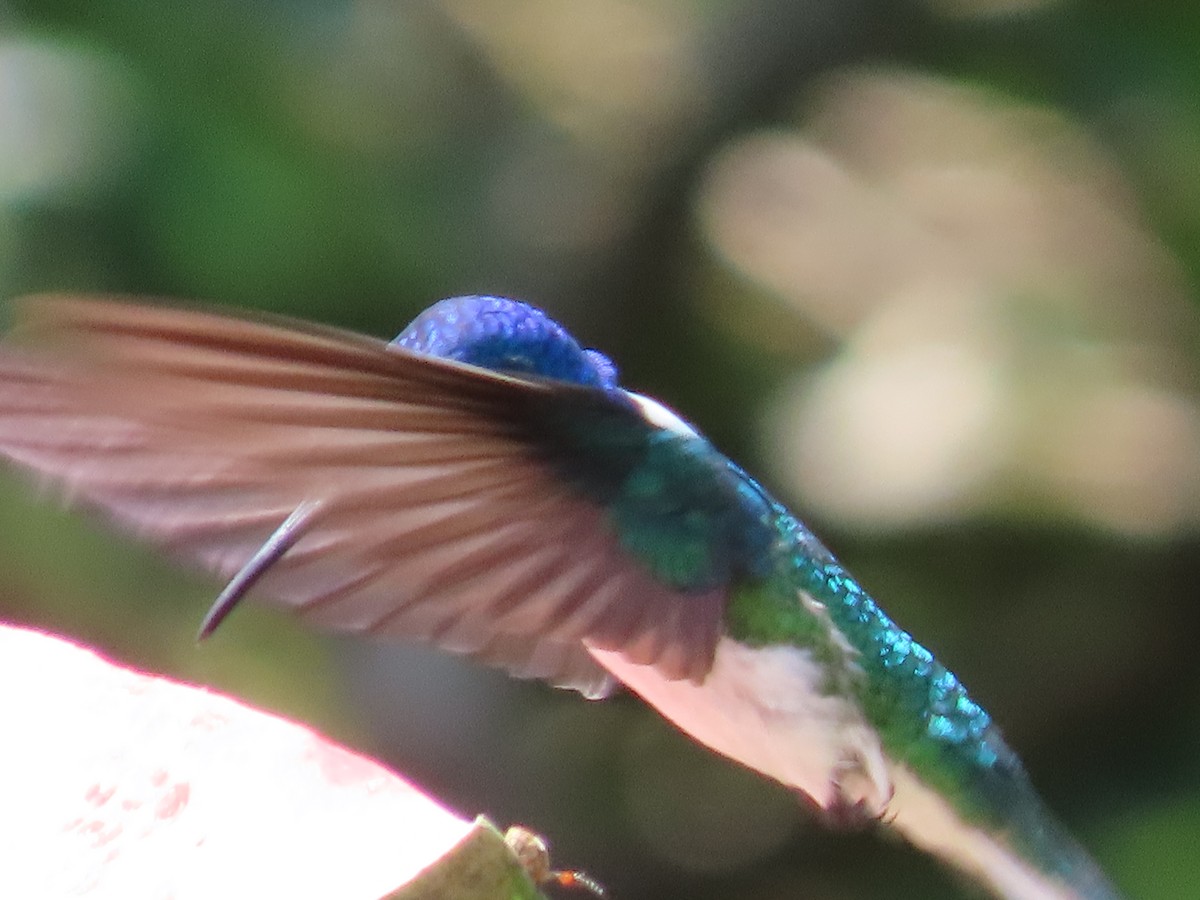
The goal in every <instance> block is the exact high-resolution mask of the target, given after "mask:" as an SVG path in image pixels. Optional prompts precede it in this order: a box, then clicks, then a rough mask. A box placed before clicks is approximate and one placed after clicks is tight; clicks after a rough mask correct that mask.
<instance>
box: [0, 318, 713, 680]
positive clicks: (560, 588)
mask: <svg viewBox="0 0 1200 900" xmlns="http://www.w3.org/2000/svg"><path fill="white" fill-rule="evenodd" d="M22 312H23V319H22V322H23V324H22V327H21V328H20V329H19V331H18V335H19V337H20V338H22V340H23V342H24V343H26V344H29V345H30V346H29V347H16V348H14V347H9V348H7V349H5V350H4V351H3V352H2V353H0V454H3V455H5V456H7V457H9V458H10V459H12V460H14V461H15V462H17V463H19V464H21V465H23V466H26V467H28V468H30V469H32V470H34V471H35V472H37V473H40V474H41V475H43V476H44V477H45V478H46V480H48V481H50V482H52V483H54V484H56V485H59V486H61V488H62V489H63V490H64V491H65V493H66V496H67V498H68V499H69V500H71V501H76V500H78V501H82V502H85V503H87V504H89V505H92V506H95V507H98V508H100V509H102V510H104V511H106V512H107V513H109V514H110V515H112V516H113V517H114V518H116V519H117V520H118V521H119V522H121V523H122V524H124V525H126V526H127V527H131V528H133V529H134V530H136V531H137V532H139V533H140V534H142V535H143V536H145V537H148V538H150V539H152V540H154V541H156V542H158V543H160V544H162V545H164V546H166V547H167V548H169V549H170V550H172V551H173V552H175V553H177V554H179V555H181V556H183V557H185V558H190V559H193V560H197V561H199V562H200V563H202V564H203V565H205V566H207V567H209V568H211V569H213V570H215V571H217V572H219V573H220V574H222V575H223V576H225V577H231V576H232V575H234V574H235V573H237V572H238V571H239V570H240V569H241V568H242V567H243V566H244V565H245V564H246V562H247V560H249V559H250V557H251V556H252V555H253V554H254V552H255V551H256V550H257V549H258V548H259V547H260V546H261V545H262V544H263V542H264V541H265V540H267V538H268V537H270V535H271V534H272V533H273V532H274V530H275V529H276V528H277V527H278V526H279V525H280V523H281V522H283V521H284V519H286V518H287V517H288V515H289V514H290V513H291V512H292V511H293V510H294V509H296V507H297V506H298V505H299V504H301V503H303V502H306V501H310V502H315V504H316V509H315V511H314V512H313V514H312V515H311V517H310V520H309V523H308V526H307V528H306V530H305V531H304V532H303V533H302V534H301V536H300V537H299V539H298V540H297V541H296V543H295V544H294V545H293V546H292V547H291V548H290V549H289V550H288V551H287V552H286V553H285V554H284V555H283V556H282V557H281V558H280V559H279V560H278V561H277V562H275V563H274V565H273V566H272V567H271V568H269V569H268V570H267V571H266V573H265V574H264V575H263V577H262V578H261V580H260V581H259V582H258V586H257V588H256V590H257V592H259V593H261V594H262V595H263V596H266V597H270V598H272V599H274V600H276V601H278V602H281V603H283V604H286V605H289V606H292V607H294V608H296V609H297V610H298V612H299V614H300V615H301V616H302V617H303V618H305V619H306V620H308V621H310V622H312V623H314V624H316V625H319V626H322V627H327V628H332V629H337V630H348V631H364V632H371V633H375V634H380V635H389V636H393V635H394V636H401V637H417V638H424V639H427V640H432V641H434V642H436V643H438V644H440V645H441V646H444V647H446V648H447V649H450V650H453V651H456V652H461V653H469V654H472V655H474V656H476V657H478V658H480V659H482V660H484V661H486V662H489V663H491V664H494V665H499V666H502V667H504V668H507V669H509V670H510V671H512V672H514V673H515V674H518V675H522V676H528V677H538V678H545V679H548V680H550V681H553V682H555V683H558V684H564V685H569V686H572V687H576V688H578V689H580V690H582V691H584V692H585V693H588V694H589V695H600V694H602V693H604V692H605V691H606V690H607V689H608V688H609V687H610V681H609V678H608V676H607V675H606V674H605V673H604V672H603V670H601V669H600V668H599V666H598V665H597V664H596V662H595V661H594V660H593V659H592V658H591V656H590V655H589V654H588V653H587V649H586V648H587V646H594V647H599V648H602V649H607V650H622V651H624V652H626V653H627V655H628V656H629V657H630V659H632V660H634V661H635V662H639V663H645V664H653V665H656V666H658V667H660V668H661V669H662V670H663V672H664V673H666V674H667V675H668V676H669V677H672V678H694V679H699V678H702V677H703V676H704V675H705V674H706V673H707V671H708V668H709V666H710V665H711V661H712V654H713V652H714V648H715V645H716V641H717V633H718V630H719V625H720V618H721V610H722V604H723V596H722V595H720V594H719V593H718V592H717V591H711V592H708V593H700V594H684V593H681V592H678V591H674V590H672V589H670V588H668V587H666V586H664V585H662V584H660V583H659V582H657V581H656V580H655V579H653V578H652V577H651V576H650V575H649V573H648V572H646V571H645V570H644V569H643V568H642V567H641V566H640V565H639V564H638V563H636V561H634V560H633V559H631V558H630V557H629V556H628V554H626V553H625V552H624V551H623V550H622V549H621V547H620V544H619V541H618V540H617V538H616V536H615V535H614V534H613V533H612V531H611V528H610V526H609V524H608V522H607V521H606V518H605V515H604V512H603V510H601V509H599V508H598V507H597V506H596V505H595V504H594V503H592V502H590V501H588V500H587V499H586V498H585V497H583V496H582V495H579V494H576V493H575V492H574V491H572V490H571V489H570V487H569V486H568V485H567V484H565V483H564V482H563V481H562V479H561V478H559V477H558V476H557V475H556V473H555V471H554V468H553V466H552V465H551V464H550V462H548V456H547V448H546V447H545V446H543V445H542V442H541V441H540V440H539V421H538V410H544V409H545V408H547V405H548V404H549V405H550V406H553V405H554V404H555V403H561V404H563V405H567V404H570V403H571V402H572V401H573V400H576V399H578V397H579V396H580V394H579V391H580V390H581V389H578V388H573V387H566V386H562V385H554V384H551V383H539V382H531V381H524V380H520V379H515V378H510V377H507V376H503V375H499V374H495V373H491V372H487V371H484V370H480V369H476V368H473V367H470V366H464V365H460V364H456V363H452V362H447V361H445V360H439V359H433V358H430V357H423V356H418V355H415V354H411V353H408V352H406V351H403V350H398V349H396V348H392V347H389V346H388V345H387V344H386V343H384V342H383V341H379V340H374V339H371V338H367V337H362V336H359V335H354V334H350V333H346V332H341V331H337V330H335V329H328V328H320V327H316V326H309V325H303V324H299V323H294V322H283V321H275V320H270V319H245V318H237V317H233V316H227V315H219V314H214V313H206V312H201V311H193V310H187V309H180V308H174V307H158V306H146V305H140V304H134V303H125V302H119V301H96V300H77V299H72V298H35V299H33V300H30V301H25V303H24V305H23V307H22ZM613 404H614V407H616V405H617V404H616V401H613ZM568 412H569V411H568ZM613 414H614V415H627V416H628V418H629V420H630V426H629V427H631V428H634V427H642V428H645V427H648V426H645V425H644V424H642V423H641V422H640V420H638V419H637V416H636V413H634V412H633V411H632V410H629V411H625V410H623V409H615V408H614V411H613Z"/></svg>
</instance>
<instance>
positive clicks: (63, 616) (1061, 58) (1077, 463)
mask: <svg viewBox="0 0 1200 900" xmlns="http://www.w3.org/2000/svg"><path fill="white" fill-rule="evenodd" d="M1198 95H1200V7H1194V6H1193V5H1192V4H1183V3H1176V2H1167V0H1149V2H1147V0H1142V2H1138V3H1133V2H1121V0H1117V2H1114V0H1109V2H1104V3H1098V2H1095V3H1085V2H1074V3H1072V2H1066V0H1060V2H1046V0H760V2H743V3H729V2H715V0H648V2H633V0H588V2H587V3H575V2H570V0H441V2H438V0H419V2H403V3H401V2H388V0H306V2H290V3H289V2H280V0H192V2H189V3H186V4H182V3H180V4H176V3H170V4H165V3H159V2H156V0H105V2H97V0H84V2H80V0H58V2H55V0H40V2H39V0H0V297H3V298H6V299H7V298H11V297H15V296H18V295H20V294H23V293H26V292H30V291H40V290H78V291H87V292H124V293H136V294H147V295H159V296H172V297H182V298H190V299H199V300H205V301H209V302H212V303H218V304H230V305H237V306H243V307H254V308H261V309H269V310H273V311H278V312H285V313H289V314H294V315H298V316H303V317H307V318H312V319H317V320H320V321H324V322H330V323H335V324H338V325H342V326H347V327H352V328H355V329H359V330H364V331H367V332H370V333H372V334H376V335H379V336H384V337H390V336H392V335H393V334H395V333H396V332H398V331H399V330H400V329H401V328H402V327H403V325H404V324H405V323H406V322H407V321H408V319H409V318H410V317H412V316H413V315H414V314H415V313H416V312H418V311H419V310H420V309H421V308H423V307H424V306H425V305H427V304H428V303H430V302H431V301H433V300H435V299H437V298H440V297H444V296H448V295H452V294H461V293H472V292H485V293H499V294H509V295H515V296H519V297H522V298H525V299H528V300H530V301H533V302H535V303H537V304H539V305H541V306H543V307H544V308H546V309H547V310H549V311H550V312H551V313H552V314H553V315H554V316H555V317H557V318H559V319H560V320H561V321H563V322H564V323H565V324H567V325H568V326H569V327H570V328H571V329H572V330H573V331H574V332H575V333H576V334H577V335H578V336H580V338H581V339H582V340H583V341H584V342H585V343H588V344H591V345H595V346H599V347H602V348H604V349H605V350H606V351H607V352H608V353H609V354H610V355H612V356H613V357H614V358H615V359H616V360H617V361H618V363H619V364H620V365H621V366H622V369H623V379H624V382H625V383H626V384H627V385H629V386H631V387H633V388H635V389H637V390H639V391H641V392H643V393H648V394H651V395H653V396H656V397H658V398H660V399H662V400H663V401H665V402H666V403H668V404H669V405H671V406H673V407H675V408H676V409H678V410H680V411H681V412H682V413H683V414H684V415H685V416H686V417H688V418H690V419H691V420H692V421H694V422H695V423H696V424H697V425H698V426H699V427H700V428H701V429H703V430H704V431H705V432H707V433H708V434H709V435H710V436H711V437H712V438H713V440H714V441H715V442H716V443H717V445H718V446H719V447H721V448H722V449H723V450H725V451H726V452H728V453H730V454H731V455H734V456H735V457H736V458H738V459H739V460H740V461H742V462H743V463H744V464H745V465H746V466H747V467H748V468H749V469H750V471H752V472H753V473H755V474H757V475H759V476H760V477H761V478H762V480H763V481H765V482H766V483H767V484H768V485H769V486H770V487H771V488H772V489H773V490H775V491H776V492H777V493H778V494H779V495H781V496H782V497H783V498H785V499H786V500H787V501H788V502H789V503H790V504H792V505H793V506H794V507H795V508H796V509H797V510H798V511H800V512H801V513H802V515H803V516H804V517H805V518H806V519H807V520H808V521H809V523H810V524H811V525H812V526H813V528H814V529H815V530H816V531H817V532H818V533H819V534H821V535H822V536H823V537H824V539H825V541H826V543H828V544H829V545H830V546H831V547H832V548H833V549H834V551H835V552H837V553H838V554H839V555H840V556H841V557H842V558H843V560H844V561H845V562H846V563H847V564H848V565H849V566H850V568H851V569H853V570H854V571H855V572H856V573H857V574H858V576H859V577H860V579H861V580H863V581H864V582H865V583H866V585H867V587H868V588H869V589H870V590H871V591H872V592H873V593H874V594H875V595H876V596H877V597H878V598H880V600H881V601H882V603H883V605H884V606H885V607H886V608H887V609H888V611H889V612H890V613H891V614H892V615H893V616H894V617H895V618H896V619H897V620H898V621H899V622H900V623H901V624H902V625H904V626H905V627H907V628H909V629H910V630H912V631H913V632H914V633H915V634H916V635H918V636H919V637H920V639H921V640H922V641H923V642H925V643H926V644H927V645H928V646H929V647H931V648H932V649H933V650H934V651H935V652H936V653H937V654H938V655H939V657H941V658H942V660H943V661H945V662H946V663H947V664H948V665H949V666H950V667H951V668H953V669H954V670H955V671H956V672H957V673H958V674H959V676H960V677H961V678H962V679H963V681H965V682H966V683H967V684H968V685H969V686H970V687H971V690H972V693H973V695H974V697H975V698H976V699H977V700H979V701H980V702H982V703H983V704H984V705H985V706H986V707H987V708H988V709H989V710H990V711H991V712H992V713H993V715H994V716H995V718H996V719H997V720H998V721H999V722H1000V723H1001V724H1002V726H1003V727H1004V729H1005V732H1006V734H1007V736H1008V738H1009V741H1010V742H1011V743H1012V744H1013V745H1015V747H1016V748H1017V749H1018V751H1019V752H1020V753H1021V755H1022V756H1023V757H1024V759H1025V761H1026V763H1027V764H1028V767H1029V769H1030V770H1031V773H1032V775H1033V779H1034V781H1035V783H1036V784H1037V785H1038V786H1039V788H1040V789H1041V790H1042V791H1043V793H1044V794H1045V795H1046V797H1047V799H1048V801H1049V802H1050V804H1051V805H1052V806H1053V807H1054V808H1055V809H1057V810H1058V811H1059V813H1060V815H1061V816H1062V818H1063V819H1064V820H1066V822H1067V823H1068V824H1069V825H1070V827H1071V828H1072V829H1073V830H1074V831H1075V832H1076V833H1077V834H1078V835H1079V836H1080V837H1081V839H1082V840H1083V842H1084V843H1085V844H1087V845H1088V846H1089V847H1090V848H1092V849H1093V851H1094V852H1095V854H1096V856H1097V857H1098V858H1099V859H1100V860H1101V861H1102V863H1103V864H1104V865H1105V867H1106V868H1107V869H1108V870H1109V871H1110V872H1111V874H1112V876H1113V877H1114V879H1115V880H1116V881H1117V882H1118V883H1119V884H1120V885H1121V886H1122V887H1123V888H1124V889H1125V890H1126V891H1128V893H1129V895H1130V896H1131V897H1141V898H1185V897H1194V896H1196V895H1197V893H1198V892H1200V887H1197V885H1200V856H1197V854H1196V853H1195V849H1194V848H1195V846H1196V844H1197V842H1198V841H1200V752H1198V751H1200V672H1198V670H1197V666H1196V665H1195V664H1194V660H1195V658H1196V652H1197V651H1196V648H1197V646H1200V642H1198V638H1200V604H1198V603H1197V600H1198V599H1200V598H1198V596H1197V594H1198V590H1197V585H1198V584H1200V554H1198V552H1197V551H1198V549H1200V542H1198V536H1200V529H1198V525H1200V354H1198V350H1200V345H1198V343H1197V338H1198V336H1200V318H1198V315H1197V314H1198V312H1200V307H1198V305H1197V301H1196V291H1195V285H1196V281H1197V277H1198V276H1200V177H1198V176H1197V173H1198V172H1200V106H1197V104H1196V102H1195V98H1196V97H1197V96H1198ZM44 499H45V498H42V500H44ZM42 500H39V498H38V496H37V494H36V492H35V491H34V490H31V489H30V487H29V486H28V485H27V484H26V483H25V482H23V481H22V480H21V479H20V478H18V477H16V476H13V475H12V474H11V473H4V476H3V479H2V480H0V617H2V618H4V619H8V620H12V621H16V622H21V623H30V624H35V625H38V626H41V627H45V628H48V629H52V630H54V631H57V632H60V633H63V634H66V635H70V636H72V637H75V638H77V639H80V640H82V641H85V642H87V643H90V644H92V645H94V646H96V647H98V648H100V649H102V650H103V651H104V652H105V653H108V654H110V655H112V656H115V657H116V658H119V659H121V660H125V661H127V662H129V663H132V664H134V665H136V666H140V667H145V668H149V669H153V670H156V671H163V672H169V673H174V674H176V675H178V676H180V677H183V678H185V679H188V680H192V681H197V682H202V683H204V684H210V685H214V686H216V687H219V688H221V689H223V690H227V691H230V692H233V693H235V694H237V695H238V696H241V697H243V698H246V699H248V700H250V701H252V702H254V703H257V704H261V705H263V706H265V707H267V708H269V709H273V710H277V711H279V712H281V713H284V714H286V715H288V716H293V717H300V718H303V719H305V720H307V721H309V722H311V723H313V724H314V725H315V726H316V727H318V728H319V729H321V730H323V731H325V732H327V733H329V734H331V735H333V736H335V737H337V738H339V739H341V740H343V741H345V742H347V743H349V744H351V745H352V746H355V747H358V748H361V749H363V750H365V751H366V752H368V753H371V754H374V755H377V756H379V757H381V758H384V759H386V760H388V761H389V762H390V763H391V764H392V765H393V766H394V767H395V768H396V769H397V770H398V771H400V772H402V773H405V774H406V775H407V776H409V777H410V778H412V779H414V780H416V781H417V782H418V783H420V784H422V785H423V786H424V787H425V788H427V789H428V790H430V791H431V792H433V793H435V794H436V795H438V796H440V797H442V798H443V799H444V800H445V801H447V802H448V803H449V804H451V805H452V806H454V807H455V808H457V809H458V810H460V811H461V812H463V813H464V814H467V815H474V814H476V813H485V814H487V815H489V816H491V817H492V818H493V819H495V820H496V821H497V822H500V823H508V822H521V823H524V824H526V825H528V826H530V827H532V828H534V829H536V830H538V831H541V832H543V833H545V834H546V835H547V836H548V837H549V839H550V840H551V842H552V844H553V849H554V851H555V857H556V861H557V862H558V864H559V865H563V866H570V867H578V868H582V869H586V870H587V871H589V872H591V873H592V874H594V875H595V876H596V877H597V878H599V880H601V881H602V882H603V883H605V884H606V885H607V886H608V887H609V889H610V893H611V896H613V897H614V898H619V900H640V898H659V897H673V896H679V897H691V898H731V897H732V898H749V900H768V898H790V897H808V898H821V900H826V898H883V897H900V896H903V897H930V898H938V897H946V898H950V897H959V896H964V888H963V887H962V886H961V885H959V884H957V883H955V882H954V881H953V880H952V879H951V878H950V877H949V876H947V875H946V874H945V873H944V872H942V871H941V870H940V869H938V868H937V867H936V866H935V865H933V864H931V863H929V862H927V861H926V860H924V859H922V858H920V857H919V856H918V855H917V854H915V853H914V852H912V851H910V850H908V849H907V848H905V847H903V846H901V845H899V844H898V843H895V842H892V841H889V840H885V839H881V838H880V837H879V836H877V835H875V834H872V833H870V832H867V833H863V834H854V835H839V834H830V833H829V832H827V831H825V830H824V829H823V828H822V827H820V824H819V823H816V822H814V821H813V820H812V819H811V818H810V817H809V815H808V813H807V812H806V811H805V810H804V809H802V808H801V806H800V805H799V804H798V803H796V802H795V800H794V798H793V797H791V796H790V795H789V794H788V793H787V792H785V791H783V790H780V789H777V788H776V787H774V786H772V785H770V784H767V783H765V782H763V781H761V780H760V779H758V778H756V777H754V776H752V775H749V774H748V773H745V772H742V771H740V770H738V769H736V768H735V767H733V766H731V765H728V764H726V763H724V762H722V761H720V760H718V759H716V758H715V757H713V756H711V755H710V754H708V753H706V752H704V751H702V750H700V749H698V748H696V747H695V746H694V745H692V744H691V743H690V742H688V741H687V740H685V739H683V738H681V737H679V736H678V735H676V734H675V733H674V732H673V731H672V730H671V728H670V727H669V726H667V725H665V724H664V723H663V722H662V720H660V719H659V718H658V717H657V716H656V715H654V714H653V713H650V712H649V711H647V710H646V709H643V708H642V707H641V706H640V705H639V704H638V703H637V702H636V701H635V700H633V699H632V698H629V697H622V698H618V699H616V700H613V701H609V702H607V703H603V704H600V703H588V702H586V701H583V700H582V699H580V698H578V697H576V696H574V695H570V694H563V693H557V692H555V691H553V690H551V689H549V688H546V687H544V686H541V685H535V684H518V683H515V682H512V681H510V680H508V679H507V678H506V677H504V676H502V675H497V674H495V673H492V672H488V671H483V670H480V669H479V668H477V667H474V666H472V665H470V664H467V663H463V662H461V661H459V660H456V659H451V658H448V657H446V656H443V655H440V654H437V653H432V652H429V651H427V650H424V649H423V648H411V647H405V646H382V645H370V644H365V643H360V642H357V641H348V640H337V639H329V638H326V637H323V636H319V635H313V634H311V633H306V632H305V631H303V630H302V629H301V628H299V627H298V626H297V625H296V624H295V623H294V622H292V621H291V620H289V619H287V618H286V617H284V616H282V615H279V614H276V613H274V612H272V611H270V610H263V609H258V608H247V609H244V610H239V612H238V614H237V615H236V616H235V617H234V619H233V620H232V621H231V622H230V623H228V624H227V625H226V626H225V627H224V628H223V629H222V631H221V632H220V633H219V634H218V635H217V636H216V637H215V639H213V640H212V641H210V642H209V643H207V644H205V645H204V646H202V647H199V648H197V646H196V645H195V643H194V640H193V636H194V634H195V630H196V627H197V625H198V623H199V620H200V617H201V615H202V614H203V611H204V610H205V609H206V608H207V606H208V604H209V603H210V601H211V600H212V599H213V597H214V596H215V593H216V591H217V590H218V588H219V585H217V584H216V583H214V582H213V581H212V580H210V579H206V578H204V577H202V576H196V575H188V574H186V573H184V574H181V573H180V572H178V571H176V570H174V569H172V568H171V567H169V566H168V565H166V564H165V563H164V562H162V561H161V560H160V559H159V558H158V557H157V556H156V555H155V554H154V553H153V552H152V551H150V550H147V549H145V548H141V547H138V546H134V545H133V543H132V542H130V541H126V540H124V539H121V538H120V537H116V536H113V535H111V534H108V533H107V532H105V531H103V530H102V529H100V528H98V527H96V526H95V525H94V523H91V522H89V521H87V520H86V519H84V518H82V517H77V516H73V515H68V514H65V513H63V512H62V511H61V510H59V509H58V508H57V505H56V504H54V503H44V502H42ZM968 895H969V893H968Z"/></svg>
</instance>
